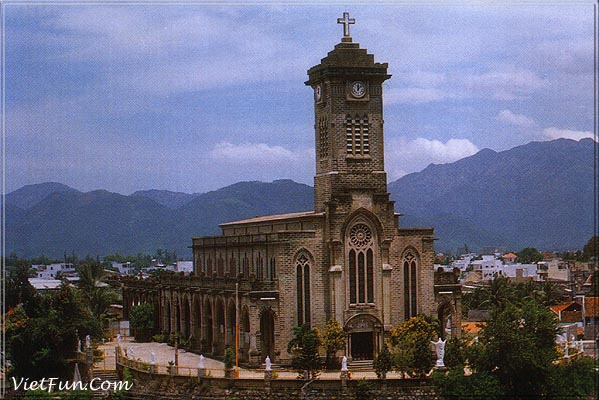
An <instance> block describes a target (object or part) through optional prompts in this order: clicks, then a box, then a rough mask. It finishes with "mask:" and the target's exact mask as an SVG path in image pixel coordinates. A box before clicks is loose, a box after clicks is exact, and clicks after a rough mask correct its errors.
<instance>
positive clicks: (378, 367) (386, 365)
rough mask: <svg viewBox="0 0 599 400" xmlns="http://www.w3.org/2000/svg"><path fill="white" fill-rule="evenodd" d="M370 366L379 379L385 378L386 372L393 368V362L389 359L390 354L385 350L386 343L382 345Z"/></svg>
mask: <svg viewBox="0 0 599 400" xmlns="http://www.w3.org/2000/svg"><path fill="white" fill-rule="evenodd" d="M372 366H373V367H374V371H375V372H376V376H377V377H378V378H379V379H386V378H387V372H389V371H390V370H391V368H393V360H392V359H391V353H390V352H389V349H388V348H387V343H383V348H382V349H381V352H380V353H379V354H377V356H376V358H375V359H374V361H373V362H372Z"/></svg>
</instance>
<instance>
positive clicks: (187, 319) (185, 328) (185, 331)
mask: <svg viewBox="0 0 599 400" xmlns="http://www.w3.org/2000/svg"><path fill="white" fill-rule="evenodd" d="M181 307H182V308H183V313H182V314H183V322H182V324H181V325H182V326H181V335H182V336H183V338H184V339H188V338H189V336H190V335H191V329H190V325H191V310H190V308H191V304H190V302H189V299H188V298H187V297H183V302H182V304H181Z"/></svg>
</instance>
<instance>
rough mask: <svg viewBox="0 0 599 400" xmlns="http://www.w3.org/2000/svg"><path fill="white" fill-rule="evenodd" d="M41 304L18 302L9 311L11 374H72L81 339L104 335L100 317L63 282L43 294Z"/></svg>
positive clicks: (51, 375)
mask: <svg viewBox="0 0 599 400" xmlns="http://www.w3.org/2000/svg"><path fill="white" fill-rule="evenodd" d="M39 300H40V304H39V306H37V307H36V308H34V309H29V310H28V307H27V305H26V304H23V305H22V306H17V307H15V308H14V309H13V310H11V312H9V314H8V315H7V323H6V338H7V342H6V345H7V352H8V357H7V358H8V359H10V360H11V362H12V369H11V374H12V375H13V376H17V377H26V378H31V379H40V378H42V377H54V376H58V377H61V378H69V377H70V376H72V373H73V370H72V369H71V364H70V359H72V358H73V357H74V353H75V350H76V348H77V340H78V339H83V338H85V336H86V335H90V336H92V337H94V338H96V339H99V338H100V337H101V336H102V329H101V326H100V324H99V323H98V321H97V319H96V318H94V317H93V315H92V314H91V313H90V312H89V310H88V309H87V308H86V307H85V306H84V305H83V301H82V299H81V296H80V294H79V292H78V291H77V290H75V289H74V288H72V287H70V286H68V285H65V284H63V285H61V286H60V287H59V288H58V290H57V291H56V292H54V293H48V294H45V295H43V296H41V297H40V299H39Z"/></svg>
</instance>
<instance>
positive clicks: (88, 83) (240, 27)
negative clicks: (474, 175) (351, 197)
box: [3, 0, 595, 194]
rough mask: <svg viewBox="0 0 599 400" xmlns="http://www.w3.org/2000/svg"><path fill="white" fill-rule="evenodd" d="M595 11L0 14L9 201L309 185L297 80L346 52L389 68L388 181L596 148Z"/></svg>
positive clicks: (424, 8) (14, 8) (272, 8)
mask: <svg viewBox="0 0 599 400" xmlns="http://www.w3.org/2000/svg"><path fill="white" fill-rule="evenodd" d="M594 7H595V6H594V2H593V1H590V0H589V1H585V0H581V1H574V2H549V3H547V2H536V3H535V2H518V3H513V4H511V5H492V4H491V3H484V2H482V3H481V2H477V3H472V2H471V3H451V2H447V3H438V2H437V3H431V4H428V5H417V4H415V3H410V2H402V3H397V4H389V3H375V4H368V5H366V4H360V3H355V2H335V1H333V2H329V3H328V4H326V5H319V4H316V3H301V2H294V3H289V2H287V3H280V2H279V3H268V2H262V3H243V4H240V3H227V4H224V5H223V4H215V3H199V2H187V3H179V4H164V2H162V3H152V2H142V3H139V2H138V3H123V4H119V3H115V2H111V3H104V4H103V3H101V2H96V3H89V4H85V3H81V2H79V3H72V4H69V3H68V2H62V3H52V2H47V3H44V2H43V1H42V2H39V1H38V2H36V3H31V4H28V3H27V2H14V1H12V2H11V1H10V0H9V1H8V2H5V3H4V4H3V17H4V21H3V22H4V31H5V32H4V33H5V34H4V46H5V54H4V60H3V61H4V66H5V71H4V72H5V75H4V79H5V82H4V91H3V92H4V96H5V98H4V101H5V115H4V118H5V132H4V135H5V137H4V139H5V149H4V151H5V187H6V192H7V193H8V192H11V191H13V190H16V189H18V188H20V187H22V186H24V185H28V184H35V183H42V182H49V181H53V182H60V183H64V184H66V185H69V186H71V187H73V188H75V189H78V190H82V191H90V190H95V189H106V190H109V191H113V192H118V193H121V194H130V193H132V192H134V191H137V190H144V189H164V190H171V191H180V192H186V193H197V192H206V191H210V190H215V189H218V188H220V187H224V186H226V185H229V184H232V183H235V182H239V181H250V180H260V181H266V182H270V181H272V180H276V179H293V180H295V181H297V182H302V183H307V184H312V183H313V175H314V157H315V154H314V132H313V129H314V128H313V126H314V109H313V94H312V89H311V88H309V87H307V86H305V85H304V82H305V81H306V80H307V73H306V71H307V70H308V69H309V68H310V67H312V66H314V65H316V64H318V63H319V62H320V59H321V58H323V57H325V56H326V54H327V52H329V51H331V50H332V49H333V47H334V46H335V44H337V43H339V42H340V41H341V37H342V35H343V27H342V25H338V24H337V23H336V22H337V18H339V17H342V14H343V12H344V11H348V12H349V13H350V17H351V18H355V19H356V24H355V25H352V26H351V36H352V37H353V41H354V42H358V43H360V46H361V47H362V48H366V49H368V51H369V53H371V54H374V56H375V60H376V61H377V62H387V63H389V73H391V74H392V75H393V76H392V78H391V79H390V80H388V81H387V82H386V83H385V85H384V87H383V95H384V119H385V167H386V171H387V173H388V179H389V181H392V180H395V179H397V178H399V177H401V176H403V175H405V174H408V173H412V172H417V171H420V170H422V169H424V168H425V167H426V166H427V165H429V164H430V163H436V164H439V163H448V162H453V161H456V160H458V159H460V158H463V157H466V156H469V155H472V154H475V153H476V152H477V151H479V150H481V149H483V148H490V149H493V150H496V151H502V150H507V149H510V148H512V147H515V146H519V145H523V144H526V143H528V142H531V141H543V140H553V139H557V138H570V139H575V140H579V139H581V138H585V137H593V116H594V113H593V99H594V97H593V68H594V66H593V60H594V56H593V50H594V45H595V44H594V43H595V42H594V25H593V22H594V18H595V17H594Z"/></svg>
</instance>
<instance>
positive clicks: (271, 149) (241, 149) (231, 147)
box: [210, 142, 313, 164]
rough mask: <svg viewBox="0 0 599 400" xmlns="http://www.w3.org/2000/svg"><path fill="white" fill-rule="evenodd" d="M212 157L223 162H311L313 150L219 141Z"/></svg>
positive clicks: (211, 153) (211, 154)
mask: <svg viewBox="0 0 599 400" xmlns="http://www.w3.org/2000/svg"><path fill="white" fill-rule="evenodd" d="M210 157H211V158H212V159H214V160H218V161H222V162H231V163H235V164H257V163H258V164H264V163H266V164H273V163H297V162H300V163H302V162H305V161H308V162H311V161H312V159H311V158H313V157H312V155H311V150H307V149H306V150H300V151H297V152H293V151H291V150H288V149H286V148H284V147H282V146H272V145H269V144H266V143H243V144H233V143H229V142H220V143H217V144H216V145H215V146H214V147H213V149H212V151H210Z"/></svg>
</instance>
